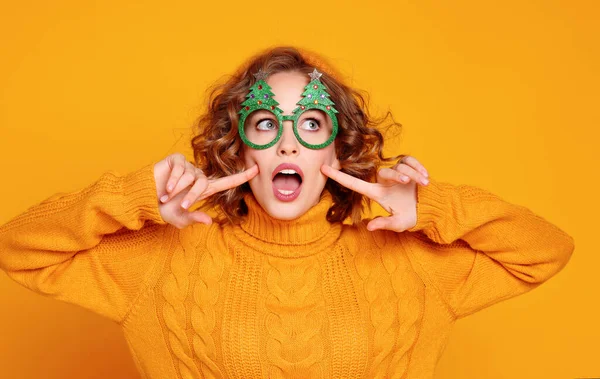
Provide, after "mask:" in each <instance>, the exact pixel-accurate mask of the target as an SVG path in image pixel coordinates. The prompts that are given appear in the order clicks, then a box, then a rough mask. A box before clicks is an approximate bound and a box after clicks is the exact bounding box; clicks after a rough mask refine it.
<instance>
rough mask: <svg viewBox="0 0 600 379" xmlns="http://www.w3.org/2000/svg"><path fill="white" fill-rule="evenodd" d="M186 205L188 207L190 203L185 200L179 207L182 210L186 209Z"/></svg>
mask: <svg viewBox="0 0 600 379" xmlns="http://www.w3.org/2000/svg"><path fill="white" fill-rule="evenodd" d="M188 205H190V202H189V201H187V200H185V201H184V202H183V203H181V207H182V208H184V209H187V207H188Z"/></svg>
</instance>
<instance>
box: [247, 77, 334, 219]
mask: <svg viewBox="0 0 600 379" xmlns="http://www.w3.org/2000/svg"><path fill="white" fill-rule="evenodd" d="M266 82H267V84H269V86H270V87H271V90H272V92H273V94H274V95H273V98H274V99H275V100H277V102H278V103H279V108H280V109H281V110H283V114H284V115H292V111H293V110H294V109H295V108H296V107H297V105H296V103H297V102H298V101H300V100H301V99H302V92H303V91H304V87H305V86H306V85H307V84H308V82H309V77H308V75H306V74H301V73H297V72H279V73H276V74H273V75H270V76H269V77H268V78H267V79H266ZM259 116H260V117H259ZM269 118H271V119H272V120H269ZM273 122H276V119H275V117H273V116H272V115H269V112H264V113H263V114H262V116H261V114H259V113H257V114H256V115H254V116H252V117H250V118H249V119H248V120H247V121H246V123H245V124H246V125H248V124H249V123H250V125H255V126H256V128H258V129H259V130H264V129H268V128H272V127H273V124H272V123H273ZM282 127H283V131H282V135H281V138H280V139H279V140H278V141H277V143H275V144H274V145H273V146H271V147H269V148H267V149H263V150H257V149H252V148H250V147H249V146H247V145H245V144H244V164H245V166H246V168H248V167H252V166H253V165H255V164H257V165H258V168H259V174H258V175H256V176H255V177H254V178H252V179H251V180H250V181H249V184H250V188H251V189H252V192H253V194H254V197H255V198H256V200H257V201H258V203H259V204H260V205H261V206H262V207H263V209H264V210H265V211H266V212H267V213H268V214H269V215H271V216H272V217H274V218H277V219H280V220H293V219H296V218H298V217H300V216H302V215H303V214H304V213H306V212H307V211H308V210H309V209H310V208H311V207H313V206H314V205H316V204H317V203H318V202H319V198H320V195H321V192H322V191H323V188H325V183H326V182H327V177H326V176H325V175H323V174H322V173H321V166H322V165H323V164H327V165H330V166H333V167H334V168H337V169H340V164H339V161H338V159H337V157H336V155H335V141H334V142H333V143H331V144H330V145H328V146H326V147H325V148H323V149H309V148H307V147H305V146H303V145H302V144H301V143H300V142H299V141H298V139H297V138H296V136H295V135H294V131H293V128H292V121H284V122H283V125H282ZM318 127H320V128H324V129H326V128H328V129H329V130H331V128H332V122H331V119H330V118H329V117H327V116H325V114H324V113H323V112H320V111H317V110H315V111H311V112H305V113H303V114H302V116H301V118H300V119H299V120H298V129H299V130H307V131H311V132H312V131H314V129H316V128H318ZM307 133H308V132H307ZM291 170H293V171H295V172H296V173H295V174H294V173H293V171H291Z"/></svg>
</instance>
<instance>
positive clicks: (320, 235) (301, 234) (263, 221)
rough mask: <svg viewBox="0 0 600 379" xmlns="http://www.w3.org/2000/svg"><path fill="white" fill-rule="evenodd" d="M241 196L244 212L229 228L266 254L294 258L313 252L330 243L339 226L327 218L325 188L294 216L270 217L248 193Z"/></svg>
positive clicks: (327, 197) (340, 226)
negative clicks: (246, 208) (311, 204)
mask: <svg viewBox="0 0 600 379" xmlns="http://www.w3.org/2000/svg"><path fill="white" fill-rule="evenodd" d="M244 200H245V202H246V205H247V206H248V215H247V216H246V219H245V220H244V221H243V222H242V224H240V225H239V226H236V227H234V228H233V232H234V233H235V235H236V236H237V237H238V238H239V239H240V240H242V242H244V243H245V244H247V245H249V246H250V247H253V248H255V249H257V250H259V251H261V252H263V253H265V254H268V255H274V256H279V257H288V258H294V257H303V256H308V255H313V254H316V253H318V252H319V251H322V250H323V249H326V248H327V247H329V246H331V244H333V243H334V242H335V240H337V238H338V237H339V235H340V233H341V230H342V225H341V223H333V224H332V223H330V222H329V221H327V218H326V216H327V211H328V210H329V208H330V207H331V205H332V204H333V199H332V197H331V194H330V193H329V192H328V191H323V193H322V194H321V198H320V200H319V202H318V203H317V204H316V205H315V206H313V207H312V208H310V209H309V210H308V211H307V212H306V213H305V214H303V215H302V216H300V217H298V218H297V219H295V220H279V219H276V218H273V217H271V216H270V215H269V214H268V213H267V212H266V211H265V210H264V209H263V208H262V206H261V205H260V204H259V203H258V202H257V201H256V198H255V197H254V195H253V194H252V193H249V194H246V195H244Z"/></svg>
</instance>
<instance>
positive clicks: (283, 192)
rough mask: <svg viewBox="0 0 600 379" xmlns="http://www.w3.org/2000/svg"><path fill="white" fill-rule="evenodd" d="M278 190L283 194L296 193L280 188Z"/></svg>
mask: <svg viewBox="0 0 600 379" xmlns="http://www.w3.org/2000/svg"><path fill="white" fill-rule="evenodd" d="M277 191H279V193H280V194H282V195H291V194H293V193H294V191H286V190H280V189H278V190H277Z"/></svg>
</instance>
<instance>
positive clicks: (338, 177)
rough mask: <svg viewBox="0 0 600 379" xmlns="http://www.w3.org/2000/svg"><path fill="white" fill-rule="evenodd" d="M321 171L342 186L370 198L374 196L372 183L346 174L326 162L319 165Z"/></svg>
mask: <svg viewBox="0 0 600 379" xmlns="http://www.w3.org/2000/svg"><path fill="white" fill-rule="evenodd" d="M321 172H322V173H323V174H325V176H328V177H330V178H331V179H333V180H335V181H336V182H338V183H340V184H341V185H343V186H344V187H346V188H350V189H351V190H352V191H355V192H358V193H360V194H362V195H365V196H367V197H368V198H371V199H373V198H374V197H375V192H374V186H373V184H372V183H369V182H365V181H364V180H362V179H359V178H356V177H354V176H352V175H348V174H346V173H344V172H341V171H340V170H337V169H335V168H333V167H331V166H328V165H326V164H324V165H322V166H321Z"/></svg>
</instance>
